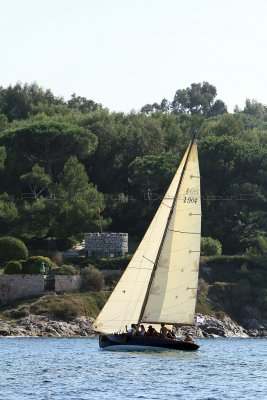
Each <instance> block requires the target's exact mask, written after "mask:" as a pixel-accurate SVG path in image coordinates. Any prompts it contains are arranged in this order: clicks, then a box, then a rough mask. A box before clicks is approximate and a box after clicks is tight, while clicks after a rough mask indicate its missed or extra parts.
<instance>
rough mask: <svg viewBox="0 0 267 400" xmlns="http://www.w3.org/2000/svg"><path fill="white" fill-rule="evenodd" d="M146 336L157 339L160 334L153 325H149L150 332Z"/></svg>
mask: <svg viewBox="0 0 267 400" xmlns="http://www.w3.org/2000/svg"><path fill="white" fill-rule="evenodd" d="M146 336H154V337H157V336H158V332H157V331H156V329H155V328H153V326H152V325H149V327H148V330H147V332H146Z"/></svg>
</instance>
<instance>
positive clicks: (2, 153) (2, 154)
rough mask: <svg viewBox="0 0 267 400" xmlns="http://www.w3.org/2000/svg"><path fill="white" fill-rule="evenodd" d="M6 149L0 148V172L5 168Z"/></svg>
mask: <svg viewBox="0 0 267 400" xmlns="http://www.w3.org/2000/svg"><path fill="white" fill-rule="evenodd" d="M5 159H6V149H5V148H4V147H0V171H1V170H3V169H4V168H5Z"/></svg>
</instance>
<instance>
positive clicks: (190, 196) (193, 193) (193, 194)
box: [184, 188, 199, 204]
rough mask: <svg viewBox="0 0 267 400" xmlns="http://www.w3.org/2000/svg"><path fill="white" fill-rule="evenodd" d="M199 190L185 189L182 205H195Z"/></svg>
mask: <svg viewBox="0 0 267 400" xmlns="http://www.w3.org/2000/svg"><path fill="white" fill-rule="evenodd" d="M198 195H199V189H197V188H187V189H186V192H185V197H184V203H191V204H192V203H193V204H196V203H197V201H198Z"/></svg>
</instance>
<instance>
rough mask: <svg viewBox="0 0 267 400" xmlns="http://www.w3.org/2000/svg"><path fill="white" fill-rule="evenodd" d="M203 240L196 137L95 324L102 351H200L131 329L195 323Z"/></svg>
mask: <svg viewBox="0 0 267 400" xmlns="http://www.w3.org/2000/svg"><path fill="white" fill-rule="evenodd" d="M200 239H201V198H200V173H199V164H198V152H197V140H196V139H195V137H194V138H193V139H192V141H191V143H190V144H189V146H188V148H187V150H186V152H185V154H184V157H183V159H182V161H181V163H180V166H179V168H178V170H177V172H176V174H175V176H174V178H173V180H172V182H171V184H170V186H169V188H168V190H167V192H166V194H165V196H164V197H163V199H162V201H161V204H160V206H159V208H158V210H157V212H156V214H155V216H154V218H153V220H152V222H151V224H150V226H149V227H148V229H147V231H146V233H145V235H144V237H143V239H142V241H141V243H140V245H139V247H138V248H137V250H136V252H135V253H134V255H133V257H132V259H131V261H130V263H129V264H128V267H127V268H126V270H125V272H124V274H123V275H122V277H121V279H120V280H119V282H118V284H117V286H116V287H115V289H114V291H113V293H112V294H111V296H110V297H109V299H108V301H107V303H106V304H105V306H104V308H103V309H102V311H101V312H100V314H99V315H98V317H97V319H96V321H95V322H94V324H93V329H94V330H95V332H97V333H100V336H99V346H100V348H114V349H115V348H116V349H118V348H119V349H126V348H127V349H128V348H131V347H133V348H136V347H138V348H140V347H142V348H143V347H144V348H148V347H149V348H151V347H152V348H155V347H157V348H168V349H175V350H187V351H192V350H197V349H198V348H199V346H198V345H197V344H196V343H194V342H185V341H183V340H177V339H167V338H162V337H147V336H136V335H130V334H128V333H125V326H128V327H129V326H131V324H136V325H137V326H140V324H151V325H155V324H161V323H164V324H166V325H172V326H175V327H179V326H192V325H193V324H194V314H195V305H196V297H197V284H198V270H199V257H200Z"/></svg>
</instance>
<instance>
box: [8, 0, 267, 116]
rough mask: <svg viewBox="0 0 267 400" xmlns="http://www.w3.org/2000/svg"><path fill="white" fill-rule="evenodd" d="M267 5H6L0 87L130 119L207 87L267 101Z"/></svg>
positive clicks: (195, 0)
mask: <svg viewBox="0 0 267 400" xmlns="http://www.w3.org/2000/svg"><path fill="white" fill-rule="evenodd" d="M266 18H267V0H201V1H200V0H187V1H185V0H164V1H163V0H132V1H130V0H0V54H1V63H0V86H4V87H6V86H8V85H9V84H15V83H16V82H17V81H21V82H22V83H25V82H27V83H32V82H34V81H36V82H37V83H38V84H39V85H41V86H43V87H44V88H50V89H51V90H52V91H53V92H54V93H55V94H56V95H62V96H64V98H65V99H69V98H70V96H71V94H72V93H73V92H75V93H76V94H77V95H80V96H85V97H87V98H88V99H93V100H94V101H96V102H100V103H102V104H103V105H104V106H106V107H108V108H109V109H110V110H114V111H124V112H129V111H131V110H132V109H135V110H139V109H140V108H141V107H142V106H143V105H145V104H146V103H153V102H160V101H161V100H162V99H163V98H164V97H165V98H167V99H168V100H172V99H173V96H174V94H175V91H176V90H177V89H184V88H186V87H188V86H190V84H191V83H193V82H195V83H198V82H203V81H208V82H209V83H211V84H213V85H215V86H216V88H217V92H218V98H220V99H222V100H223V101H224V102H225V103H226V104H227V106H228V109H229V111H232V110H233V107H234V106H235V104H238V105H239V106H241V107H243V106H244V103H245V99H246V98H250V99H252V98H255V99H256V100H258V101H260V102H262V103H264V104H267V51H266V47H267V22H266Z"/></svg>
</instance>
